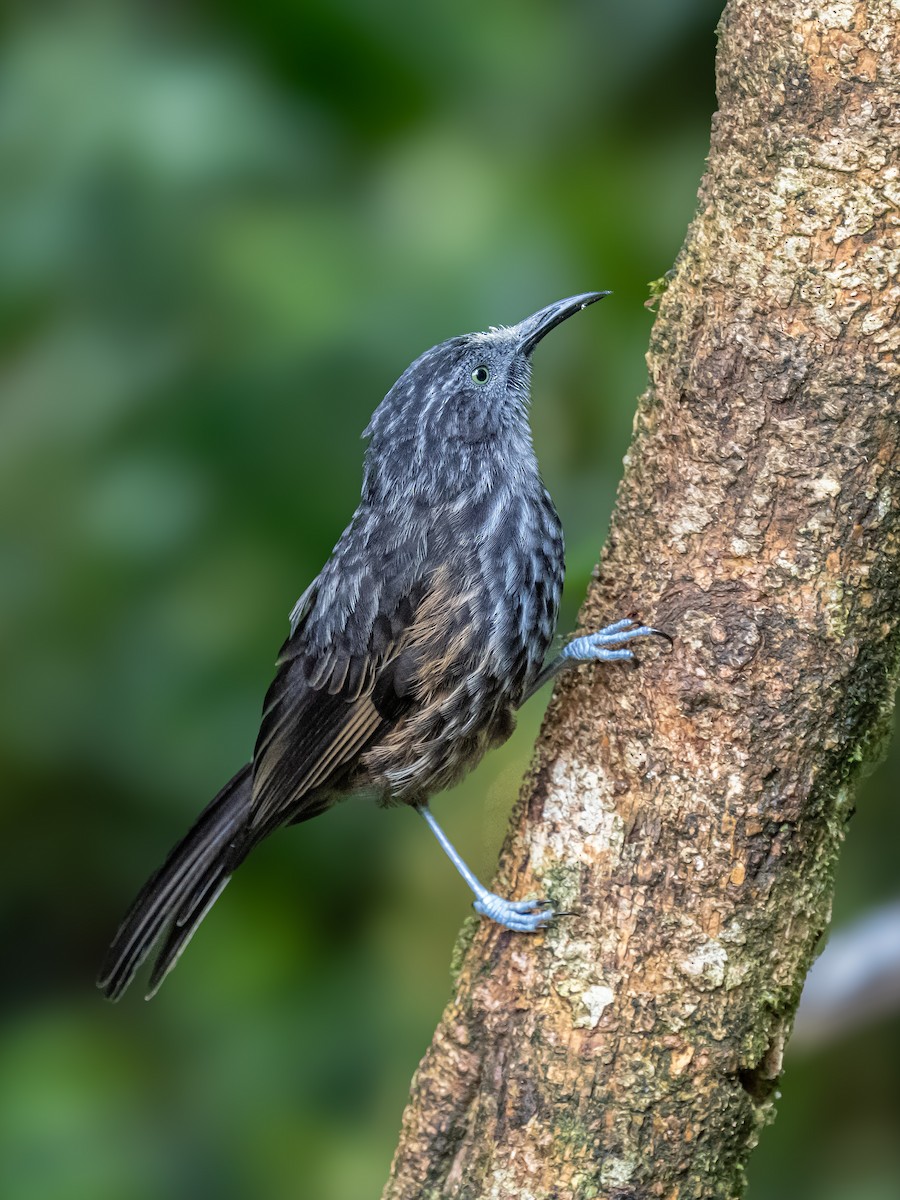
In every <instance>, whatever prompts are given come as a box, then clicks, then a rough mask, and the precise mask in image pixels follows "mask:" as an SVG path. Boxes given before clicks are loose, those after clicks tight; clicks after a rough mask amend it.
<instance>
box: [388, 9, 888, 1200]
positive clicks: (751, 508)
mask: <svg viewBox="0 0 900 1200" xmlns="http://www.w3.org/2000/svg"><path fill="white" fill-rule="evenodd" d="M719 32H720V46H719V56H718V64H717V66H718V95H719V104H720V111H719V112H718V113H717V114H716V116H715V118H714V122H713V130H712V145H711V151H710V159H709V167H708V170H707V173H706V176H705V178H704V180H703V183H702V185H701V189H700V196H699V208H698V213H697V216H696V217H695V219H694V222H693V224H692V226H691V228H690V230H689V232H688V236H687V240H686V242H685V245H684V247H683V249H682V252H681V254H680V256H679V259H678V263H677V267H676V271H675V274H674V278H673V280H672V282H671V285H670V287H669V289H668V291H667V292H666V294H665V295H664V296H663V298H662V302H661V306H660V312H659V317H658V319H657V321H656V324H655V327H654V330H653V335H652V341H651V347H650V353H649V357H648V363H649V371H650V384H649V387H648V390H647V392H646V393H645V394H644V396H643V397H642V398H641V401H640V405H639V409H638V413H637V417H636V420H635V435H634V442H633V444H632V447H631V450H630V452H629V454H628V456H627V458H626V464H625V475H624V478H623V480H622V483H621V486H620V489H619V494H618V500H617V506H616V512H615V515H614V519H613V524H612V529H611V533H610V537H609V542H608V544H607V547H606V550H605V553H604V557H603V561H602V565H601V568H600V570H599V572H598V576H597V580H596V582H595V584H594V585H593V586H592V587H591V590H590V593H589V595H588V598H587V601H586V603H585V606H584V609H583V612H582V616H581V621H582V625H583V627H584V628H585V629H590V628H596V627H598V626H599V625H601V624H603V623H604V622H605V621H607V620H609V619H611V618H612V617H613V616H616V615H618V614H620V613H622V612H628V611H630V610H633V609H637V610H639V611H640V613H641V615H642V616H643V617H644V618H646V619H649V620H652V622H653V623H654V624H658V625H660V626H661V627H662V628H664V629H666V630H668V631H669V632H671V633H673V634H674V635H675V636H676V638H677V642H676V648H675V652H674V654H671V655H667V654H665V653H659V654H655V655H651V654H646V657H647V659H648V661H647V662H646V663H645V665H644V667H643V668H642V670H641V671H639V672H631V671H627V670H623V671H617V670H613V669H606V670H604V669H602V668H600V669H598V670H596V671H590V670H582V671H581V672H579V673H577V674H576V673H573V675H572V676H571V677H570V678H569V679H568V680H567V682H566V683H565V684H564V685H562V686H560V687H559V688H558V689H557V692H556V695H555V698H554V700H553V702H552V704H551V708H550V711H549V714H548V717H547V720H546V723H545V726H544V730H543V733H542V736H541V740H540V743H539V746H538V751H537V756H536V759H535V762H534V765H533V767H532V770H531V773H530V776H529V778H528V780H527V782H526V785H525V788H524V790H523V793H522V796H521V798H520V801H519V804H518V807H517V809H516V812H515V815H514V818H513V827H512V830H511V833H510V835H509V838H508V840H507V843H506V846H505V849H504V853H503V856H502V862H501V867H500V876H501V880H500V890H502V891H504V894H514V895H517V896H525V895H528V894H533V893H542V894H548V895H549V896H551V897H552V899H553V900H554V902H555V904H556V905H557V907H561V908H565V909H575V910H577V916H572V917H569V918H563V919H560V920H558V921H557V922H556V923H555V924H554V925H553V926H552V928H551V929H550V930H549V931H548V932H547V933H546V934H545V935H538V936H535V937H524V936H521V935H515V934H510V933H508V932H505V931H503V930H501V929H498V928H497V927H496V926H493V925H490V924H488V923H486V922H483V923H480V924H478V925H477V927H476V928H475V930H474V933H473V932H472V930H471V928H470V931H469V936H470V937H471V943H470V945H469V946H468V949H467V950H465V952H464V957H463V959H462V965H461V970H460V973H459V978H458V985H457V990H456V995H455V998H454V999H453V1001H452V1002H451V1003H450V1005H449V1006H448V1008H447V1010H446V1012H445V1013H444V1016H443V1019H442V1021H441V1024H440V1026H439V1028H438V1030H437V1032H436V1034H435V1038H434V1042H433V1044H432V1046H431V1048H430V1050H429V1051H428V1053H427V1054H426V1056H425V1058H424V1060H423V1062H422V1064H421V1066H420V1068H419V1071H418V1073H417V1075H416V1078H415V1081H414V1084H413V1093H412V1100H411V1102H410V1105H409V1107H408V1109H407V1111H406V1114H405V1116H404V1120H403V1129H402V1133H401V1140H400V1145H399V1147H398V1149H397V1153H396V1156H395V1160H394V1164H393V1168H392V1174H391V1178H390V1181H389V1182H388V1185H387V1188H386V1190H385V1193H384V1195H385V1197H386V1198H387V1200H413V1197H415V1200H423V1198H435V1197H450V1196H453V1197H457V1198H466V1200H474V1198H475V1197H498V1198H499V1197H503V1198H504V1200H510V1198H515V1197H521V1198H524V1197H530V1198H532V1200H535V1198H549V1197H557V1196H558V1197H566V1198H576V1200H577V1198H580V1197H597V1196H604V1197H615V1198H617V1200H626V1198H627V1200H637V1198H639V1197H650V1196H659V1197H666V1198H669V1200H674V1198H676V1197H677V1198H682V1197H700V1196H703V1197H733V1196H737V1195H738V1194H739V1193H740V1192H741V1190H742V1182H743V1169H744V1164H745V1161H746V1159H747V1156H748V1154H749V1152H750V1150H751V1148H752V1147H753V1145H754V1144H755V1142H756V1140H757V1137H758V1134H759V1131H760V1129H761V1127H762V1126H763V1125H764V1124H765V1123H766V1121H768V1120H769V1119H770V1118H771V1116H772V1111H773V1109H772V1106H773V1097H774V1092H775V1087H776V1083H777V1080H778V1075H779V1070H780V1066H781V1057H782V1050H783V1047H784V1043H785V1039H786V1037H787V1035H788V1032H789V1029H790V1024H791V1020H792V1015H793V1013H794V1010H795V1008H796V1004H797V1000H798V997H799V994H800V989H801V985H802V982H803V978H804V976H805V974H806V971H807V969H808V967H809V964H810V962H811V960H812V957H813V955H814V953H815V949H816V944H817V942H818V940H819V937H820V935H821V933H822V931H823V929H824V928H825V926H826V924H827V922H828V916H829V907H830V900H831V892H832V881H833V875H834V865H835V861H836V857H837V853H838V848H839V846H840V842H841V839H842V837H843V835H844V828H845V824H846V821H847V819H848V817H849V815H850V811H851V805H852V801H851V793H850V784H851V781H852V778H853V776H854V774H855V771H856V769H857V766H858V764H859V763H860V761H861V760H863V759H868V758H870V757H872V755H873V753H875V752H876V749H877V744H878V743H879V742H880V740H882V739H883V738H884V736H885V735H886V730H887V728H888V717H889V713H890V709H891V705H892V701H893V692H894V684H895V679H896V671H897V656H898V617H900V588H898V582H900V580H898V565H900V563H898V559H900V540H898V533H900V494H898V489H900V445H898V443H900V420H898V407H900V405H898V391H900V388H898V376H897V369H896V366H895V360H894V355H895V352H896V347H897V341H898V332H897V324H896V316H897V305H898V299H900V295H898V285H897V274H896V268H897V261H896V260H897V241H896V239H893V240H892V238H891V233H892V231H894V230H895V229H896V223H895V221H896V204H897V201H898V199H900V187H898V175H897V166H896V149H897V127H896V113H897V110H896V80H897V78H898V66H900V64H898V56H897V50H898V46H897V38H898V26H897V21H896V11H895V9H894V7H893V6H892V4H891V0H842V2H841V3H833V4H829V5H827V6H825V5H814V4H810V3H808V2H805V0H765V3H762V2H759V0H732V2H731V3H729V4H728V6H727V8H726V10H725V14H724V16H723V19H722V23H721V26H720V31H719ZM892 122H894V123H893V124H892ZM651 659H652V661H651Z"/></svg>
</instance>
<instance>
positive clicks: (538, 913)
mask: <svg viewBox="0 0 900 1200" xmlns="http://www.w3.org/2000/svg"><path fill="white" fill-rule="evenodd" d="M416 811H417V812H418V813H420V814H421V815H422V816H423V817H424V818H425V820H426V821H427V822H428V825H429V827H430V829H431V832H432V833H433V834H434V836H435V837H436V838H437V840H438V841H439V842H440V844H441V848H442V849H443V851H444V853H445V854H446V855H447V857H448V858H449V859H450V861H451V862H452V863H453V865H454V867H456V869H457V871H459V873H460V875H462V877H463V879H464V880H465V881H466V883H467V884H468V885H469V887H470V888H471V889H472V891H473V892H474V893H475V902H474V904H473V905H472V907H473V908H474V909H475V911H476V912H477V913H480V914H481V915H482V916H483V917H490V918H491V920H492V921H496V922H497V924H498V925H503V926H504V927H505V928H506V929H513V930H516V932H518V933H534V932H535V931H536V930H538V929H542V928H543V927H544V926H545V925H546V924H547V923H548V922H549V921H550V920H552V918H553V909H552V907H551V906H550V904H549V903H548V901H546V900H504V899H503V897H502V896H497V895H495V894H494V893H493V892H489V891H488V890H487V888H486V887H485V886H484V885H483V884H482V883H480V882H479V881H478V879H477V878H476V877H475V876H474V875H473V874H472V872H471V871H470V870H469V868H468V867H467V866H466V864H465V862H464V861H463V860H462V858H460V856H459V853H458V852H457V850H456V847H455V846H454V845H453V843H452V842H451V841H450V839H449V838H448V837H447V835H446V833H444V831H443V829H441V827H440V825H438V823H437V821H436V820H435V819H434V817H433V815H432V813H431V810H430V809H429V807H428V805H427V804H419V805H417V806H416Z"/></svg>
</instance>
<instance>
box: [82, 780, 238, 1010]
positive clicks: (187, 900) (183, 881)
mask: <svg viewBox="0 0 900 1200" xmlns="http://www.w3.org/2000/svg"><path fill="white" fill-rule="evenodd" d="M252 782H253V780H252V768H251V765H250V764H249V763H248V764H247V765H246V766H244V767H242V768H241V769H240V771H238V773H237V774H236V775H235V776H234V778H233V779H231V780H229V782H228V783H227V784H226V785H225V787H223V788H222V790H221V792H219V794H218V795H217V796H215V797H214V798H213V799H212V800H211V801H210V803H209V804H208V805H207V806H206V808H205V809H204V810H203V812H202V813H201V814H200V816H199V817H198V818H197V820H196V822H195V823H194V825H193V826H192V827H191V829H190V830H189V832H188V833H187V835H186V836H185V837H184V838H182V840H181V841H180V842H179V843H178V845H177V846H175V847H174V848H173V849H172V850H171V851H170V853H169V856H168V858H167V859H166V861H165V862H164V863H163V865H162V866H161V867H160V868H159V870H158V871H156V872H155V874H153V875H152V876H151V877H150V878H149V879H148V880H147V882H146V883H145V884H144V886H143V888H142V889H141V891H140V893H139V895H138V897H137V899H136V900H135V901H134V903H133V904H132V906H131V908H130V909H129V910H128V912H127V913H126V915H125V918H124V920H123V921H122V924H121V925H120V926H119V930H118V932H117V933H116V936H115V938H114V939H113V943H112V945H111V946H110V948H109V953H108V954H107V956H106V960H105V962H104V964H103V967H102V969H101V971H100V976H99V978H98V979H97V986H98V987H99V988H101V989H102V990H103V993H104V995H105V996H106V997H107V998H108V999H109V1000H118V999H119V997H120V996H121V995H122V993H123V992H124V991H125V989H126V988H127V987H128V985H129V984H130V983H131V981H132V979H133V978H134V976H135V973H136V972H137V970H138V968H139V967H140V965H141V963H142V962H143V961H144V959H145V958H146V957H147V955H148V954H149V953H150V950H151V949H152V947H153V944H154V942H155V941H156V940H157V938H158V937H159V935H160V934H161V932H162V930H163V928H164V927H165V926H166V925H167V924H168V923H169V922H172V924H171V928H170V930H169V933H168V935H167V937H166V940H165V942H164V943H163V946H162V949H161V951H160V953H159V956H158V958H157V960H156V963H155V965H154V967H153V973H152V975H151V978H150V991H149V992H148V995H147V999H148V1000H149V999H150V997H151V996H152V995H153V994H154V993H155V992H156V990H157V989H158V988H159V985H160V984H161V983H162V981H163V979H164V978H165V976H166V974H167V973H168V972H169V971H170V970H171V969H172V967H173V966H174V965H175V963H176V962H177V961H178V957H179V955H180V954H181V952H182V950H184V948H185V946H186V945H187V943H188V941H189V940H190V938H191V936H192V934H193V933H194V930H195V929H196V928H197V926H198V925H199V924H200V922H201V921H202V920H203V918H204V917H205V916H206V914H207V913H208V912H209V910H210V908H212V906H213V904H214V903H215V901H216V900H217V899H218V897H219V896H220V895H221V893H222V889H223V888H224V887H225V885H226V883H227V882H228V880H229V878H230V877H231V872H232V871H233V870H234V868H235V867H236V866H237V865H238V863H239V862H240V861H241V859H242V858H243V857H244V854H243V853H242V852H241V848H240V847H241V843H242V842H243V837H242V833H243V830H244V828H245V826H246V824H247V819H248V816H249V813H250V792H251V787H252Z"/></svg>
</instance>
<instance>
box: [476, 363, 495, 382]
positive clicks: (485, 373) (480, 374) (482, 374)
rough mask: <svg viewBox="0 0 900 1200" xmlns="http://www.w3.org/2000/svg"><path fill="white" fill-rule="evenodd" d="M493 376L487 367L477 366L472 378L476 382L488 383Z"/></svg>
mask: <svg viewBox="0 0 900 1200" xmlns="http://www.w3.org/2000/svg"><path fill="white" fill-rule="evenodd" d="M490 377H491V372H490V370H489V369H488V368H487V367H476V368H475V370H474V371H473V372H472V378H473V379H474V380H475V382H476V383H487V381H488V380H489V379H490Z"/></svg>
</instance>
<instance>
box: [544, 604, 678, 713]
mask: <svg viewBox="0 0 900 1200" xmlns="http://www.w3.org/2000/svg"><path fill="white" fill-rule="evenodd" d="M645 637H661V638H665V639H666V641H667V642H670V643H671V641H672V639H671V638H670V637H669V635H668V634H667V633H663V631H662V630H661V629H654V628H653V627H652V626H651V625H641V624H640V623H639V622H638V621H637V620H636V619H635V618H634V617H625V619H624V620H622V621H614V622H613V624H612V625H607V626H606V628H605V629H600V630H598V631H597V633H588V634H585V636H584V637H577V638H573V639H572V641H571V642H569V644H568V645H567V646H565V647H563V649H562V650H561V651H560V653H559V654H557V656H556V658H554V659H551V661H550V662H549V663H547V665H546V666H545V667H543V668H542V670H540V671H539V672H538V674H537V677H536V678H535V680H534V682H533V683H532V685H531V687H530V688H529V689H528V690H527V692H526V693H525V695H524V696H523V697H522V700H521V704H524V703H525V701H526V700H530V699H531V697H532V696H533V695H534V693H535V692H536V691H537V690H538V689H539V688H542V687H543V686H544V684H545V683H549V682H550V680H551V679H555V678H556V676H557V675H558V674H559V673H560V671H562V670H563V669H564V668H565V667H570V666H575V665H576V664H577V663H586V662H631V661H635V656H634V651H633V650H629V649H628V646H627V643H628V642H633V641H634V640H635V639H636V638H645Z"/></svg>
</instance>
